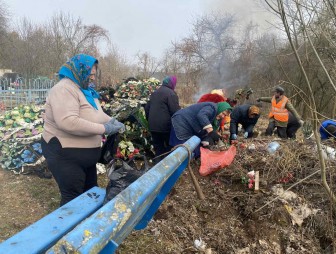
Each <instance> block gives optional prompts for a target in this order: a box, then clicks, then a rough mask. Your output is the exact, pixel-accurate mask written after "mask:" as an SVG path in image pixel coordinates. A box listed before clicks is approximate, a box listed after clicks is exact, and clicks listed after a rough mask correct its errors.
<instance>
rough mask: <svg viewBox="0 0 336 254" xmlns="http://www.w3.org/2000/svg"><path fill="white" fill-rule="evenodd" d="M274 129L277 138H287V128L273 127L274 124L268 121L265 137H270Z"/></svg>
mask: <svg viewBox="0 0 336 254" xmlns="http://www.w3.org/2000/svg"><path fill="white" fill-rule="evenodd" d="M275 127H276V128H277V133H278V136H279V137H280V138H287V133H286V131H287V127H279V126H275V122H274V121H270V122H269V124H268V127H267V129H266V136H272V135H273V131H274V129H275Z"/></svg>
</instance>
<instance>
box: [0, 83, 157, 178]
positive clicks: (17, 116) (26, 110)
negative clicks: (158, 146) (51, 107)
mask: <svg viewBox="0 0 336 254" xmlns="http://www.w3.org/2000/svg"><path fill="white" fill-rule="evenodd" d="M159 85H160V81H159V80H157V79H154V78H150V79H148V80H142V81H136V80H134V79H132V80H130V81H127V82H124V83H122V84H119V85H118V86H117V89H115V90H113V89H110V88H108V89H106V88H103V89H101V90H100V91H99V92H100V94H101V105H102V108H103V110H104V111H105V113H107V114H108V115H109V116H112V117H116V118H117V119H118V120H119V121H121V122H123V123H124V124H125V126H126V131H125V132H124V133H123V134H121V137H120V143H119V147H118V150H117V153H116V154H115V156H116V157H119V158H122V159H124V160H128V159H130V158H131V157H132V156H134V155H135V154H137V153H142V154H147V155H152V154H153V152H152V148H153V147H152V145H151V136H150V132H149V130H148V122H147V120H146V117H145V111H144V107H145V105H146V103H147V101H148V100H149V96H150V94H151V93H152V92H153V91H155V90H156V89H157V88H158V87H159ZM42 112H43V106H40V105H21V106H18V107H15V108H13V109H12V110H9V111H6V112H5V113H4V114H3V115H0V141H1V142H0V167H1V168H3V169H6V170H11V171H13V172H14V173H17V174H20V173H23V172H24V171H25V170H26V169H27V168H26V167H27V166H37V165H39V164H41V163H42V162H43V161H44V158H43V156H42V149H41V143H40V139H41V135H42V131H43V119H42V116H41V113H42ZM103 141H104V140H103Z"/></svg>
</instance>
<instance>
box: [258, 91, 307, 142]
mask: <svg viewBox="0 0 336 254" xmlns="http://www.w3.org/2000/svg"><path fill="white" fill-rule="evenodd" d="M284 93H285V90H284V89H283V88H282V87H281V86H277V87H276V88H275V89H274V95H273V97H261V98H258V99H257V101H258V102H260V101H264V102H270V103H272V108H271V111H270V113H269V115H268V117H269V124H268V127H267V129H266V136H272V134H273V131H274V129H275V127H276V128H277V133H278V136H279V137H280V138H287V133H286V131H287V124H288V118H289V116H288V111H290V112H291V113H292V114H293V115H294V117H295V118H296V119H297V120H298V121H299V123H300V125H301V126H302V125H303V123H304V122H303V120H302V119H301V117H300V115H299V114H298V112H297V111H296V110H295V108H294V107H293V105H292V103H291V102H290V101H289V99H288V98H287V97H286V96H285V95H284Z"/></svg>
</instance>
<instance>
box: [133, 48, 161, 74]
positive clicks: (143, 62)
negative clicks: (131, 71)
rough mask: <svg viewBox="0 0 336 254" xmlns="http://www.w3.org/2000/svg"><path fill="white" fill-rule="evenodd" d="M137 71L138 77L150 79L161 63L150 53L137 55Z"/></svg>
mask: <svg viewBox="0 0 336 254" xmlns="http://www.w3.org/2000/svg"><path fill="white" fill-rule="evenodd" d="M137 59H138V63H137V69H138V75H139V76H140V77H141V78H150V77H151V76H152V75H153V74H154V73H155V72H156V71H157V70H158V68H159V66H160V63H159V62H158V61H157V60H156V59H155V57H153V56H151V55H150V54H149V53H148V52H144V53H141V52H139V53H138V54H137Z"/></svg>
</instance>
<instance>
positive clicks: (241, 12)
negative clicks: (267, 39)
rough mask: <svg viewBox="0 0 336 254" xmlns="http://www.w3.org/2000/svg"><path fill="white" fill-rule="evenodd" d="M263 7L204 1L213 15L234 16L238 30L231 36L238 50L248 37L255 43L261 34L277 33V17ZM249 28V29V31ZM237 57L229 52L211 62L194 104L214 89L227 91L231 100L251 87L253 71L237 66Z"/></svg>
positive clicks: (251, 1)
mask: <svg viewBox="0 0 336 254" xmlns="http://www.w3.org/2000/svg"><path fill="white" fill-rule="evenodd" d="M262 3H263V1H260V0H259V1H258V0H235V1H223V0H207V1H204V7H203V8H204V9H205V10H206V12H207V13H209V14H211V13H213V14H215V15H216V14H217V15H223V16H225V15H234V20H235V23H234V24H233V26H234V27H233V29H230V31H229V32H230V33H231V34H230V35H231V36H232V39H233V40H235V41H236V43H235V45H234V47H236V48H239V47H240V46H241V42H243V41H244V40H246V39H247V37H248V38H249V39H250V40H253V38H256V37H257V36H258V35H257V34H260V35H261V34H262V33H265V32H267V31H268V32H269V31H270V30H273V26H272V25H271V23H272V22H273V21H274V16H273V14H272V13H270V12H268V11H267V10H266V7H265V6H264V5H263V4H262ZM247 27H249V28H248V29H246V28H247ZM247 31H249V32H247ZM251 31H252V32H251ZM250 37H251V38H250ZM252 37H253V38H252ZM237 56H239V53H237V51H235V50H228V54H225V55H223V57H221V58H219V59H216V60H214V61H209V62H208V64H209V63H210V64H209V65H208V67H207V69H206V70H205V73H206V75H205V76H204V78H203V79H202V80H200V81H199V84H198V87H199V91H198V92H197V93H196V94H195V95H194V101H197V100H198V99H199V98H200V97H201V96H202V95H203V94H205V93H209V92H210V91H211V90H212V89H219V88H222V89H224V90H225V91H226V96H227V97H230V96H232V95H233V94H234V91H235V90H236V89H238V88H244V87H248V86H250V85H251V72H252V70H251V68H252V67H251V66H249V64H244V63H242V62H240V64H239V62H238V64H237V61H236V60H237Z"/></svg>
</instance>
